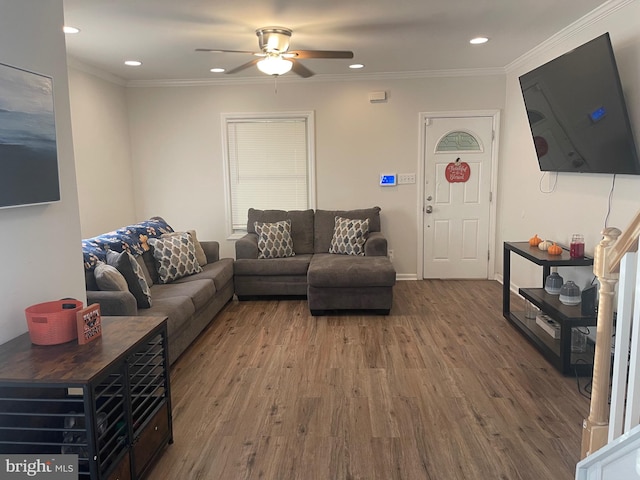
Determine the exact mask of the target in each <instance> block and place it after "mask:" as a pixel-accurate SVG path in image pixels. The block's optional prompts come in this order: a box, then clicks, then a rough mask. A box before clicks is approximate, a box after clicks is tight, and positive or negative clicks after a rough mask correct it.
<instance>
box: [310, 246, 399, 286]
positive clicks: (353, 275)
mask: <svg viewBox="0 0 640 480" xmlns="http://www.w3.org/2000/svg"><path fill="white" fill-rule="evenodd" d="M307 281H308V283H309V285H313V286H314V287H338V288H342V287H390V286H393V285H395V283H396V271H395V269H394V268H393V264H392V263H391V261H390V260H389V259H388V258H387V257H365V256H354V255H334V254H332V253H318V254H316V255H314V256H313V258H312V259H311V264H310V265H309V272H308V274H307Z"/></svg>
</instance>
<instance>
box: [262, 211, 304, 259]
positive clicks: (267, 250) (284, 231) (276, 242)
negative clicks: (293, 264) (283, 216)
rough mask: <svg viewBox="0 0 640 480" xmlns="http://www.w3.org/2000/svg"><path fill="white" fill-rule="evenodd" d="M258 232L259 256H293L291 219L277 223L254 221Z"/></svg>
mask: <svg viewBox="0 0 640 480" xmlns="http://www.w3.org/2000/svg"><path fill="white" fill-rule="evenodd" d="M254 226H255V229H256V233H257V234H258V258H284V257H293V256H294V255H295V253H294V251H293V240H292V239H291V220H289V219H287V220H282V221H280V222H275V223H262V222H255V223H254Z"/></svg>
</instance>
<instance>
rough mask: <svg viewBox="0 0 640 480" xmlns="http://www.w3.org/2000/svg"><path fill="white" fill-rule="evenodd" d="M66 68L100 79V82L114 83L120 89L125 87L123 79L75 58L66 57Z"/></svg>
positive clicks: (125, 82) (125, 83)
mask: <svg viewBox="0 0 640 480" xmlns="http://www.w3.org/2000/svg"><path fill="white" fill-rule="evenodd" d="M67 67H70V68H73V69H74V70H79V71H81V72H84V73H88V74H89V75H93V76H94V77H98V78H101V79H102V80H106V81H107V82H111V83H115V84H116V85H120V86H121V87H125V86H126V85H127V81H126V80H125V79H124V78H122V77H118V76H117V75H114V74H112V73H109V72H105V71H104V70H101V69H99V68H97V67H94V66H92V65H89V64H87V63H84V62H82V61H80V60H78V59H77V58H75V57H72V56H69V55H67Z"/></svg>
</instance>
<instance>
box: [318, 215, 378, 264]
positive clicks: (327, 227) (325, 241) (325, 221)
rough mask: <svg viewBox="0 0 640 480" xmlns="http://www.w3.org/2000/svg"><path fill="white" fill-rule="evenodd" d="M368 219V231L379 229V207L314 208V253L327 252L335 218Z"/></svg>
mask: <svg viewBox="0 0 640 480" xmlns="http://www.w3.org/2000/svg"><path fill="white" fill-rule="evenodd" d="M336 217H343V218H352V219H359V220H364V219H365V218H367V219H369V232H379V231H380V207H372V208H364V209H360V210H316V213H315V217H314V218H315V220H314V229H313V232H314V233H313V235H314V237H313V238H314V240H313V248H314V253H327V252H329V247H330V246H331V239H332V238H333V229H334V227H335V218H336Z"/></svg>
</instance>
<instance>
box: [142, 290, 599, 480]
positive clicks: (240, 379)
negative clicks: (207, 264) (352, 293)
mask: <svg viewBox="0 0 640 480" xmlns="http://www.w3.org/2000/svg"><path fill="white" fill-rule="evenodd" d="M513 301H514V302H517V301H519V300H517V299H515V298H514V300H513ZM171 380H172V389H173V390H172V401H173V419H174V441H175V442H174V444H173V445H170V446H168V447H167V449H166V450H165V452H164V454H163V456H162V457H161V459H160V460H159V461H158V463H157V465H156V467H155V468H154V470H153V471H152V472H151V473H150V475H149V478H151V479H153V480H164V479H167V480H169V479H170V480H175V479H181V480H185V479H186V480H190V479H207V480H216V479H223V480H235V479H259V478H260V479H277V480H280V479H282V480H285V479H287V480H288V479H305V480H308V479H318V480H320V479H323V480H329V479H331V480H335V479H381V480H382V479H384V480H387V479H409V480H412V479H432V480H448V479H455V480H457V479H473V480H476V479H478V480H480V479H482V480H492V479H508V480H511V479H522V480H525V479H532V480H533V479H535V480H540V479H545V480H546V479H553V480H562V479H567V480H568V479H572V478H573V477H574V471H575V464H576V462H577V461H578V460H579V453H580V439H581V430H582V429H581V425H582V420H583V418H585V417H586V416H587V415H588V410H589V401H588V400H587V399H586V398H585V397H583V396H581V395H580V393H579V392H578V390H577V387H576V379H575V378H571V377H563V376H562V375H560V374H559V373H558V372H557V371H556V370H555V369H553V367H551V365H550V364H548V363H547V362H546V361H545V360H544V358H542V356H541V355H540V354H539V353H538V352H537V351H536V350H535V349H534V348H533V347H532V346H531V345H530V344H529V343H528V342H527V341H526V340H525V339H524V338H523V337H522V336H521V335H520V334H519V333H518V332H517V331H516V330H515V329H514V328H513V327H511V326H510V325H509V324H508V323H507V321H506V320H505V319H504V318H503V317H502V286H501V285H500V284H499V283H497V282H493V281H440V280H425V281H406V282H399V283H398V284H396V287H395V288H394V306H393V309H392V311H391V315H389V316H388V317H383V316H367V315H339V316H326V317H312V316H311V315H310V313H309V310H308V307H307V303H306V301H305V300H282V301H277V300H272V301H249V302H238V301H234V302H232V303H230V304H229V305H227V306H226V307H225V309H224V310H223V311H222V312H221V313H220V314H219V315H218V316H217V317H216V319H215V320H214V321H213V322H212V324H211V325H210V326H209V328H208V329H207V330H206V332H204V333H203V334H202V335H201V337H200V338H199V339H198V340H197V341H196V342H195V343H194V344H193V345H192V347H191V348H190V349H189V350H187V352H186V353H185V354H184V355H183V356H182V358H180V359H179V360H178V362H177V363H176V364H175V365H174V367H173V369H172V372H171ZM582 380H583V383H584V382H586V379H582Z"/></svg>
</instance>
